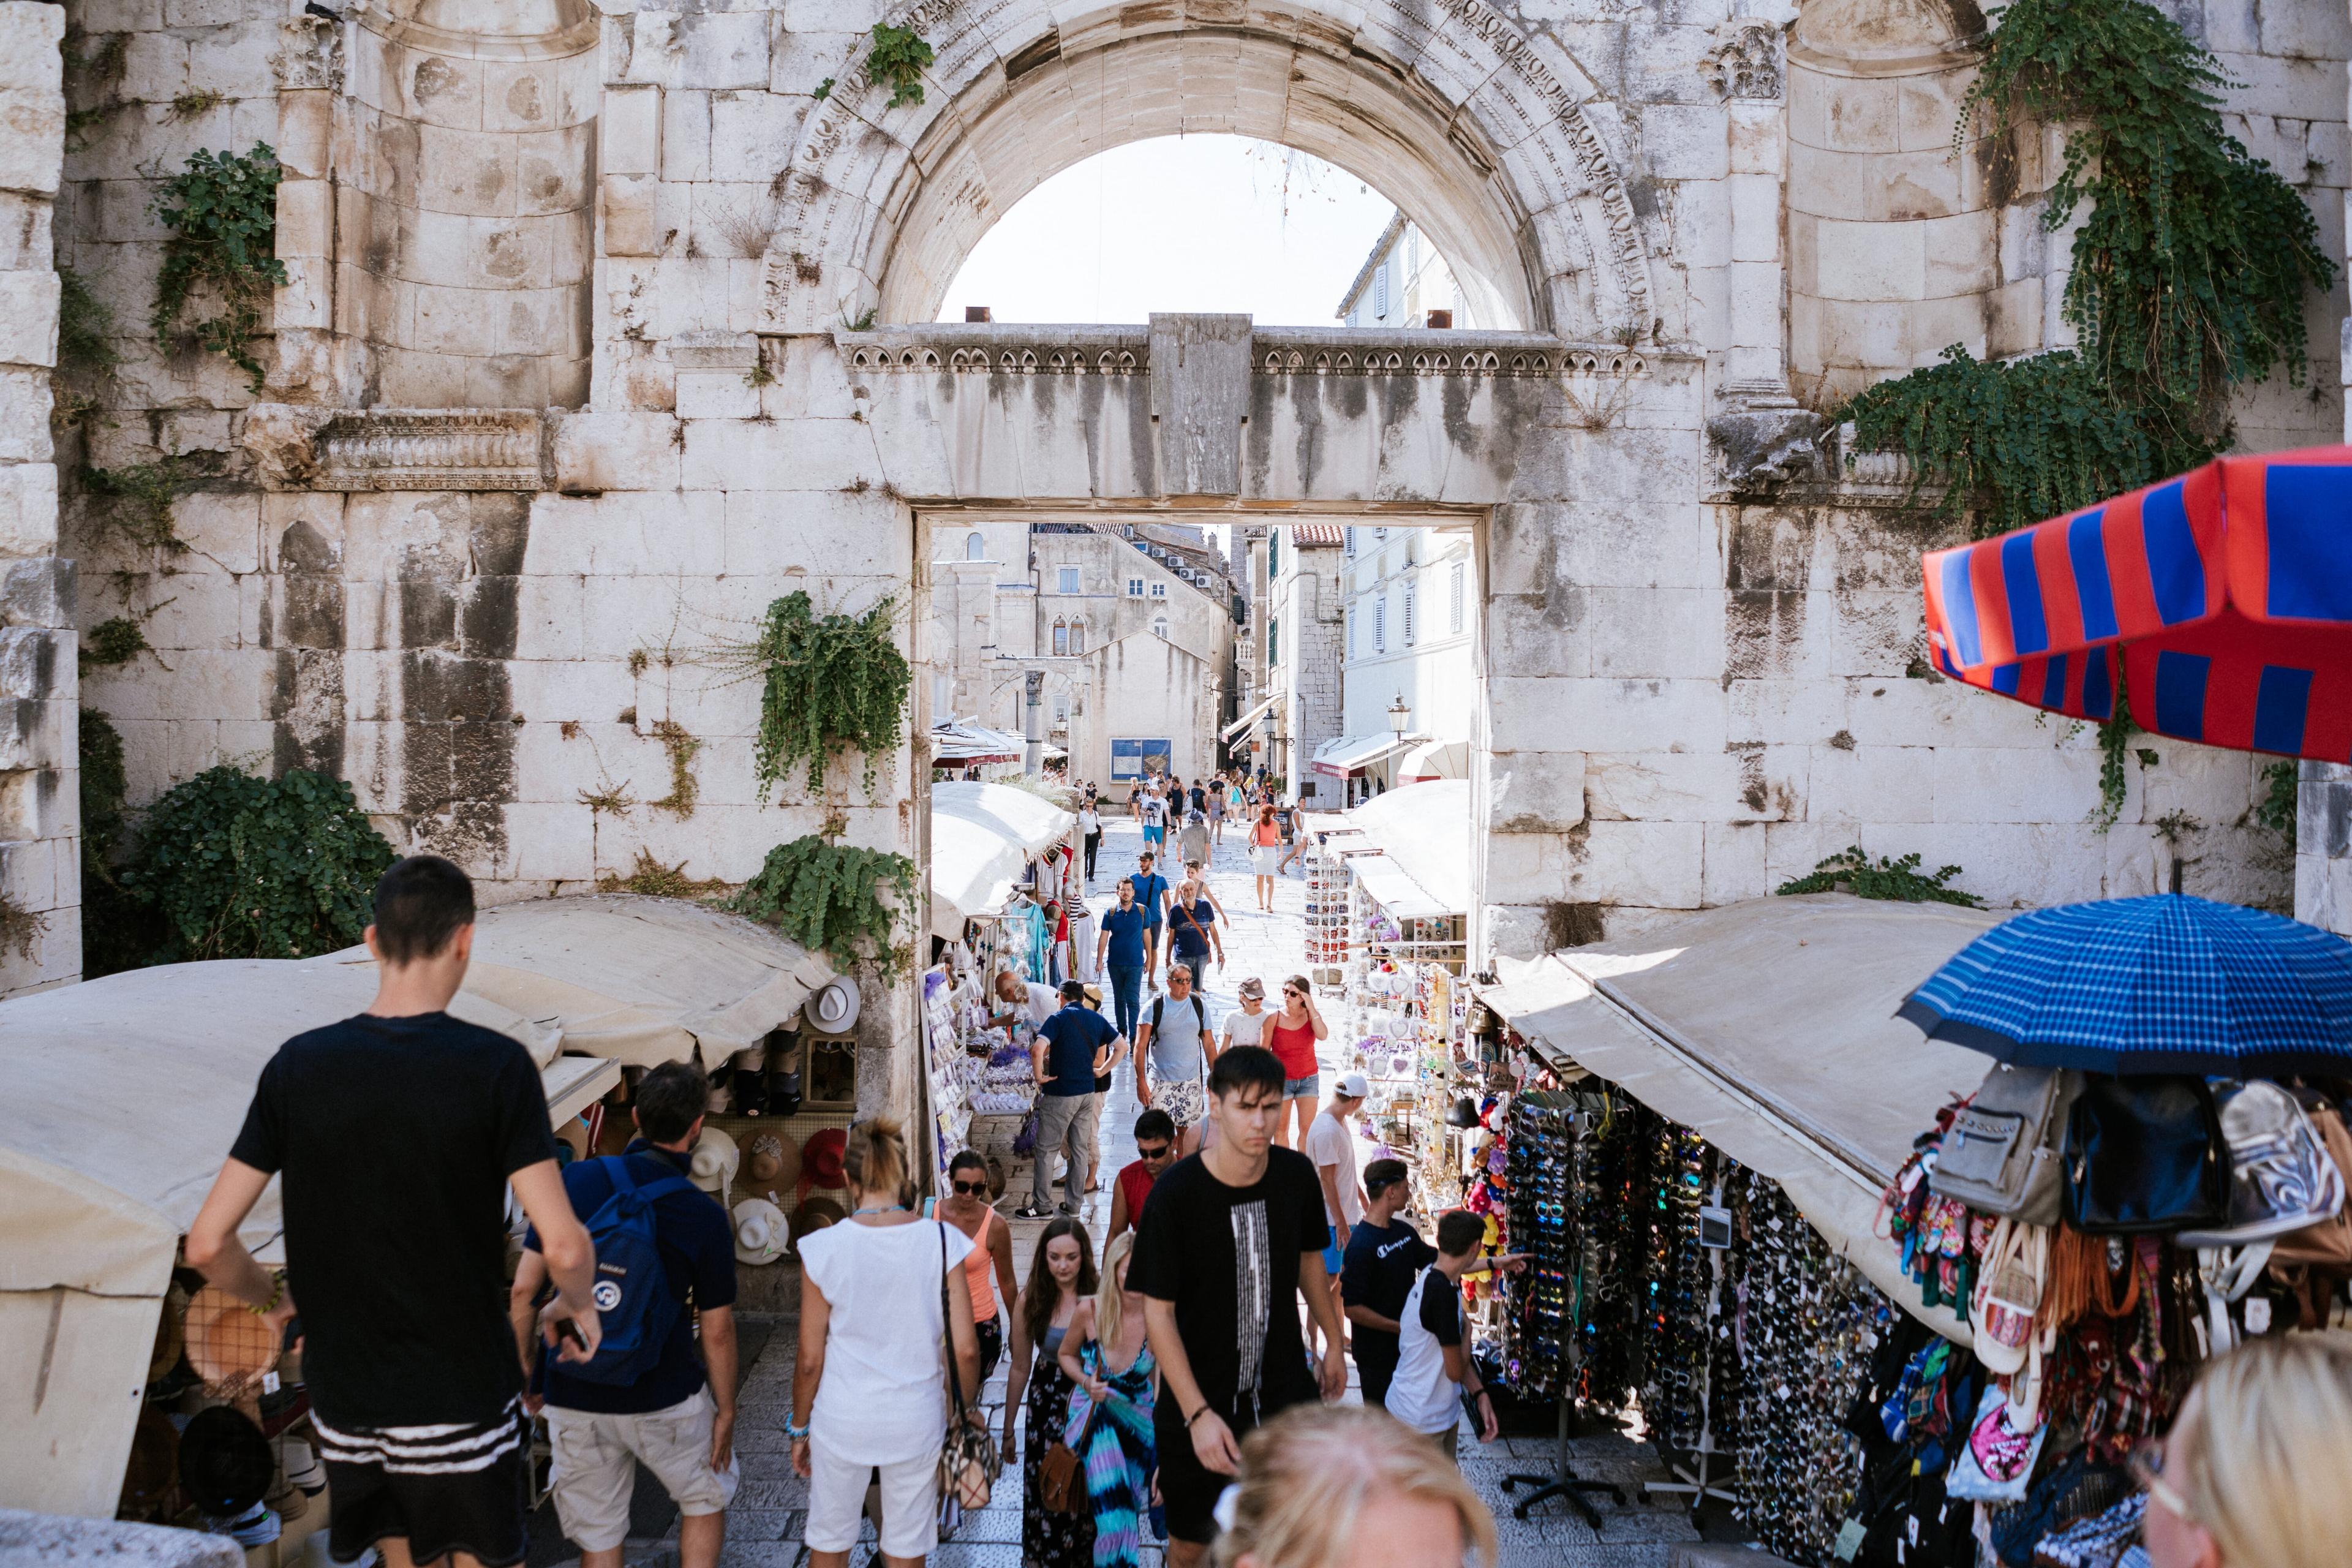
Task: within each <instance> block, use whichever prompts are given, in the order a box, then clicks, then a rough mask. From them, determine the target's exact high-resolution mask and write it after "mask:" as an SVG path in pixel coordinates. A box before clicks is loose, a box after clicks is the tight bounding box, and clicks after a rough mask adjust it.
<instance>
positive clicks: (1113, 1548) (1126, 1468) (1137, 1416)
mask: <svg viewBox="0 0 2352 1568" xmlns="http://www.w3.org/2000/svg"><path fill="white" fill-rule="evenodd" d="M1134 1250H1135V1238H1134V1237H1129V1236H1122V1237H1118V1239H1116V1240H1114V1241H1112V1242H1111V1243H1110V1244H1109V1245H1108V1246H1106V1247H1104V1248H1103V1266H1102V1283H1101V1284H1100V1285H1099V1286H1098V1287H1097V1289H1096V1291H1095V1297H1094V1300H1091V1301H1086V1302H1082V1303H1080V1305H1079V1307H1078V1310H1077V1313H1076V1316H1075V1317H1073V1318H1072V1319H1071V1320H1070V1331H1069V1332H1068V1333H1067V1334H1066V1335H1064V1336H1063V1339H1062V1352H1061V1355H1062V1372H1063V1374H1064V1375H1065V1376H1066V1377H1069V1378H1071V1379H1073V1380H1074V1381H1076V1384H1077V1385H1078V1392H1077V1393H1076V1394H1073V1395H1072V1396H1071V1398H1070V1417H1069V1424H1068V1427H1067V1430H1068V1432H1069V1433H1070V1434H1071V1436H1069V1437H1068V1438H1066V1439H1065V1440H1066V1441H1068V1442H1069V1444H1070V1447H1071V1448H1072V1449H1073V1450H1075V1451H1076V1453H1077V1455H1078V1458H1079V1459H1080V1461H1081V1462H1082V1463H1083V1464H1084V1466H1085V1468H1086V1477H1087V1500H1088V1502H1089V1503H1091V1504H1092V1506H1093V1510H1094V1519H1095V1568H1136V1565H1137V1564H1138V1563H1140V1562H1141V1561H1142V1557H1143V1516H1144V1515H1145V1514H1146V1513H1147V1512H1149V1511H1150V1508H1151V1477H1152V1473H1153V1471H1155V1470H1156V1469H1157V1468H1159V1465H1158V1461H1157V1450H1158V1445H1157V1443H1156V1441H1155V1436H1154V1434H1153V1431H1152V1406H1153V1404H1154V1398H1153V1396H1154V1394H1156V1392H1157V1391H1158V1388H1159V1384H1160V1374H1159V1369H1158V1368H1157V1367H1155V1366H1154V1365H1153V1364H1152V1360H1151V1346H1150V1342H1149V1341H1148V1339H1147V1331H1148V1328H1149V1325H1148V1324H1147V1322H1146V1321H1145V1316H1144V1309H1143V1298H1142V1297H1141V1296H1140V1295H1139V1294H1138V1293H1137V1291H1136V1289H1135V1288H1134V1285H1133V1283H1132V1282H1131V1281H1130V1280H1129V1278H1128V1268H1129V1254H1130V1253H1132V1252H1133V1251H1134Z"/></svg>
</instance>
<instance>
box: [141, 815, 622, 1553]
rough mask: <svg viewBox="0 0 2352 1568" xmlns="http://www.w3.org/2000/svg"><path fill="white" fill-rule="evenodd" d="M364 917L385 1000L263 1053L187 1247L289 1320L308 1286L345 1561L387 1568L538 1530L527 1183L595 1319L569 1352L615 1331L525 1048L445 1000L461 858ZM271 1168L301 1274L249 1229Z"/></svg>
mask: <svg viewBox="0 0 2352 1568" xmlns="http://www.w3.org/2000/svg"><path fill="white" fill-rule="evenodd" d="M366 934H367V944H368V951H369V952H372V953H373V954H374V955H375V958H376V962H377V964H378V978H377V988H376V996H375V1000H374V1001H373V1003H372V1004H370V1005H369V1007H368V1010H367V1011H366V1012H364V1013H362V1014H361V1015H359V1016H357V1017H354V1018H347V1019H345V1020H344V1021H343V1022H341V1023H340V1024H331V1025H329V1026H326V1027H325V1028H322V1029H313V1030H311V1031H310V1033H308V1034H304V1035H297V1036H296V1037H294V1038H292V1039H290V1040H289V1041H287V1042H286V1043H285V1044H284V1045H283V1046H280V1047H278V1054H277V1055H276V1056H274V1057H272V1058H270V1059H269V1062H268V1065H267V1066H266V1067H264V1068H262V1069H261V1081H260V1082H259V1084H258V1085H257V1086H256V1088H255V1089H254V1094H253V1103H252V1105H251V1107H250V1108H249V1109H248V1110H247V1112H246V1119H245V1126H244V1129H243V1131H240V1132H239V1133H238V1134H237V1138H236V1143H235V1144H234V1145H233V1146H232V1147H231V1148H230V1151H229V1156H228V1159H227V1160H226V1162H225V1163H223V1164H222V1166H221V1173H220V1175H219V1176H218V1178H216V1179H215V1181H214V1183H213V1189H212V1192H211V1193H210V1194H208V1195H207V1196H206V1197H205V1204H204V1207H203V1209H202V1210H201V1211H200V1212H199V1213H198V1214H197V1215H196V1218H195V1223H194V1225H192V1226H189V1228H188V1241H187V1258H188V1262H189V1263H190V1264H192V1265H193V1266H194V1267H195V1268H199V1269H201V1270H202V1271H203V1272H204V1275H205V1278H206V1279H209V1280H210V1281H211V1282H212V1283H214V1284H215V1285H217V1286H219V1287H221V1288H222V1289H225V1290H226V1291H228V1292H229V1293H230V1294H231V1295H233V1296H236V1297H237V1298H239V1299H240V1300H244V1301H245V1302H247V1304H248V1305H249V1306H251V1307H252V1308H253V1309H254V1310H256V1311H257V1313H258V1314H259V1315H260V1316H261V1318H262V1321H264V1322H266V1323H268V1325H269V1326H270V1328H271V1329H272V1330H273V1331H278V1332H282V1331H284V1327H285V1324H286V1322H287V1321H288V1320H289V1319H290V1318H292V1317H293V1316H294V1313H295V1310H296V1309H295V1303H296V1301H297V1300H299V1301H300V1303H301V1319H302V1321H301V1331H302V1335H303V1341H304V1348H303V1357H302V1361H303V1370H304V1375H305V1381H306V1382H307V1383H308V1384H309V1388H310V1405H311V1411H312V1415H313V1419H314V1422H315V1425H316V1426H317V1428H318V1433H319V1444H320V1457H321V1458H324V1459H325V1461H326V1468H327V1483H328V1486H329V1488H330V1489H331V1491H332V1492H333V1495H334V1503H335V1507H334V1526H333V1535H332V1539H331V1548H330V1549H331V1554H332V1555H333V1556H334V1557H335V1558H336V1559H337V1560H339V1561H341V1562H346V1563H348V1562H351V1561H352V1560H353V1559H355V1558H357V1557H359V1556H360V1555H361V1554H362V1552H365V1551H366V1550H367V1548H369V1547H370V1546H376V1547H379V1548H380V1549H381V1550H382V1551H383V1556H384V1559H385V1561H386V1562H387V1563H390V1564H391V1565H392V1568H408V1565H409V1564H411V1563H433V1562H436V1561H437V1560H439V1559H441V1558H443V1557H445V1556H446V1557H448V1558H450V1559H451V1561H452V1562H453V1563H454V1564H456V1568H473V1565H475V1564H485V1565H488V1568H499V1564H504V1563H518V1562H520V1561H521V1560H522V1556H523V1553H524V1549H525V1547H526V1545H527V1542H526V1539H525V1536H524V1532H523V1502H524V1498H525V1495H526V1487H527V1482H528V1479H529V1466H530V1445H529V1442H528V1440H527V1439H528V1436H529V1425H528V1423H527V1422H526V1421H525V1420H524V1418H523V1414H522V1402H521V1398H520V1395H521V1393H522V1369H521V1367H520V1364H519V1363H517V1361H516V1359H515V1350H514V1340H513V1338H512V1337H511V1335H510V1333H509V1329H508V1325H507V1319H506V1311H505V1303H506V1296H507V1278H506V1243H507V1226H506V1194H507V1188H508V1186H509V1184H512V1186H513V1189H514V1193H515V1196H516V1197H517V1198H519V1199H520V1201H521V1203H522V1207H523V1212H524V1213H525V1214H526V1215H529V1216H530V1221H531V1223H532V1224H533V1225H535V1226H538V1227H539V1234H540V1237H541V1250H542V1251H543V1253H544V1255H545V1257H546V1259H547V1267H548V1273H549V1276H550V1277H551V1279H553V1281H554V1283H555V1285H556V1287H557V1289H558V1295H557V1297H556V1300H555V1301H554V1303H553V1304H552V1305H551V1306H550V1307H549V1309H548V1322H547V1329H546V1332H547V1335H548V1337H549V1338H550V1339H552V1338H553V1337H554V1335H555V1331H556V1329H557V1327H558V1326H559V1325H560V1324H562V1323H565V1322H569V1323H570V1324H572V1326H573V1327H574V1328H576V1330H577V1331H578V1336H579V1342H578V1343H577V1344H571V1345H566V1346H565V1347H564V1349H563V1351H562V1359H564V1360H567V1361H585V1360H587V1359H588V1358H589V1356H591V1355H593V1353H594V1352H595V1348H596V1346H597V1344H598V1343H599V1342H600V1341H601V1339H602V1333H601V1331H600V1329H599V1327H598V1324H597V1321H596V1310H595V1308H594V1306H593V1296H592V1294H591V1289H592V1286H593V1279H594V1271H595V1248H594V1247H593V1245H592V1244H591V1243H590V1241H589V1239H588V1232H587V1229H586V1227H584V1226H582V1225H581V1223H580V1222H579V1220H578V1219H576V1218H574V1217H573V1215H572V1205H571V1202H570V1201H569V1200H568V1199H567V1198H566V1197H565V1196H564V1191H563V1180H562V1175H561V1174H560V1173H558V1168H557V1165H556V1161H555V1138H554V1134H553V1133H552V1132H551V1131H550V1129H549V1127H548V1121H547V1095H546V1089H545V1088H544V1086H543V1085H542V1084H541V1081H540V1076H539V1071H538V1068H535V1067H534V1066H533V1065H532V1063H531V1059H530V1054H529V1053H528V1052H526V1051H525V1050H524V1049H523V1048H522V1047H521V1046H520V1045H519V1044H517V1043H516V1042H515V1041H514V1040H512V1039H510V1038H509V1037H506V1036H504V1035H500V1034H495V1033H493V1032H491V1031H490V1030H488V1029H485V1028H482V1027H480V1026H477V1025H473V1024H466V1023H461V1022H459V1021H458V1020H457V1019H455V1018H452V1017H451V1016H449V1015H448V1014H447V1013H446V1011H445V1009H446V1007H447V1006H448V1005H449V1000H450V998H451V997H453V996H455V995H456V994H457V987H458V985H459V984H460V983H461V982H463V980H464V979H465V977H466V966H467V963H468V962H469V961H470V960H471V959H472V957H473V951H474V889H473V884H472V883H471V882H469V881H468V880H467V878H466V874H465V873H464V872H463V871H461V870H459V869H458V868H457V867H456V866H453V865H451V864H450V863H449V862H448V861H446V860H444V859H442V858H440V857H438V856H434V855H415V856H411V857H409V858H407V859H405V860H402V861H400V862H398V863H397V864H395V865H394V867H393V868H392V869H391V870H389V871H386V872H385V873H384V874H383V880H382V881H380V882H378V883H377V884H376V889H375V923H374V924H373V925H371V926H369V927H368V928H367V933H366ZM273 1174H278V1175H282V1178H283V1189H282V1192H281V1194H280V1205H281V1207H282V1209H283V1212H284V1215H285V1226H286V1258H287V1279H285V1281H284V1282H283V1283H280V1282H279V1281H278V1280H276V1279H272V1278H271V1276H270V1275H269V1274H268V1271H267V1270H265V1269H264V1268H262V1267H261V1266H260V1264H258V1263H257V1262H255V1261H254V1258H253V1255H252V1254H251V1253H250V1252H247V1250H246V1248H245V1246H244V1244H243V1243H242V1242H241V1241H239V1240H238V1238H237V1227H238V1226H241V1225H242V1224H244V1222H245V1217H246V1215H247V1214H249V1213H251V1212H252V1209H253V1206H254V1205H255V1204H256V1203H257V1201H259V1199H260V1197H261V1194H262V1190H263V1189H264V1188H265V1187H267V1186H268V1184H269V1178H270V1177H271V1176H272V1175H273ZM427 1450H429V1453H430V1456H431V1457H430V1461H429V1462H425V1461H422V1460H420V1459H419V1458H418V1457H417V1456H418V1455H419V1454H420V1452H425V1451H427Z"/></svg>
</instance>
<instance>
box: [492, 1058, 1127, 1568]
mask: <svg viewBox="0 0 2352 1568" xmlns="http://www.w3.org/2000/svg"><path fill="white" fill-rule="evenodd" d="M1089 1087H1091V1085H1090V1086H1089ZM709 1103H710V1080H709V1079H707V1078H705V1077H704V1076H703V1074H702V1069H701V1068H698V1067H695V1066H694V1065H693V1064H692V1063H690V1062H664V1063H663V1064H662V1065H661V1066H659V1067H657V1068H654V1069H653V1070H652V1071H650V1072H648V1073H646V1076H645V1077H644V1078H643V1079H640V1080H639V1081H638V1084H637V1092H636V1100H635V1104H634V1106H633V1107H632V1109H631V1114H632V1115H633V1116H634V1117H635V1119H636V1125H637V1131H638V1133H639V1136H638V1137H637V1138H636V1139H635V1140H634V1141H633V1142H631V1143H630V1144H629V1146H628V1148H627V1150H626V1151H625V1152H624V1153H623V1154H622V1156H621V1157H622V1158H623V1159H624V1160H625V1161H626V1162H627V1170H628V1173H629V1176H630V1178H631V1179H632V1180H633V1181H635V1183H636V1184H638V1185H639V1186H641V1187H642V1186H646V1185H650V1184H653V1183H655V1182H658V1181H662V1180H664V1179H666V1178H668V1177H672V1176H685V1175H687V1174H688V1170H689V1163H690V1161H691V1159H692V1155H693V1151H694V1141H695V1140H696V1139H697V1138H698V1137H700V1136H701V1134H702V1113H703V1111H704V1110H706V1109H707V1108H708V1107H709ZM563 1187H564V1191H565V1192H566V1193H567V1194H570V1196H571V1199H572V1211H573V1212H574V1213H575V1214H577V1215H579V1216H580V1218H581V1220H582V1222H583V1224H584V1223H586V1222H587V1221H588V1220H590V1219H591V1218H593V1216H594V1215H595V1214H596V1212H597V1211H598V1210H599V1209H601V1208H603V1207H604V1204H605V1201H606V1200H607V1199H609V1198H610V1197H611V1196H612V1195H613V1182H612V1178H611V1176H610V1175H609V1174H608V1173H606V1170H605V1168H604V1162H603V1161H601V1160H578V1161H574V1162H573V1163H572V1164H571V1165H570V1166H569V1167H567V1168H566V1169H565V1171H564V1173H563ZM653 1212H654V1239H655V1241H656V1245H658V1246H659V1247H660V1249H661V1260H662V1274H663V1279H664V1281H665V1283H666V1284H667V1286H668V1288H669V1291H670V1293H671V1294H672V1295H673V1296H675V1297H676V1298H677V1301H678V1303H679V1307H680V1310H679V1312H678V1314H677V1321H676V1322H674V1323H673V1324H672V1325H671V1327H670V1331H669V1338H668V1340H667V1342H666V1343H665V1344H664V1345H663V1347H662V1352H661V1359H660V1360H659V1361H657V1362H656V1363H654V1366H653V1368H652V1370H650V1371H649V1372H647V1373H645V1374H644V1375H643V1376H642V1377H640V1378H638V1379H637V1380H636V1382H635V1383H633V1384H610V1383H593V1382H590V1381H588V1380H587V1379H585V1378H582V1377H578V1376H574V1375H572V1374H571V1373H568V1372H567V1371H566V1370H565V1368H564V1367H563V1366H562V1363H557V1362H555V1361H554V1360H553V1358H549V1359H548V1360H547V1361H546V1362H544V1363H540V1364H541V1372H540V1377H541V1380H542V1381H541V1382H539V1383H538V1384H535V1385H534V1388H533V1393H534V1394H538V1395H540V1396H541V1397H543V1398H544V1399H545V1401H546V1406H547V1426H548V1435H549V1437H550V1439H551V1443H552V1445H553V1447H554V1449H555V1468H554V1474H553V1476H552V1478H551V1489H552V1490H553V1492H554V1495H555V1513H556V1518H557V1519H558V1520H559V1521H561V1522H562V1526H563V1533H564V1534H565V1535H567V1536H569V1537H571V1539H572V1542H573V1543H574V1544H576V1545H577V1546H578V1547H579V1548H580V1563H581V1568H621V1542H622V1540H623V1538H624V1537H625V1536H626V1535H627V1534H628V1532H629V1494H630V1492H631V1490H632V1489H633V1488H634V1487H635V1481H636V1462H637V1461H638V1460H640V1459H642V1460H644V1461H645V1464H646V1468H647V1469H649V1470H651V1471H653V1473H654V1474H655V1475H656V1476H658V1477H659V1478H661V1483H662V1485H663V1486H664V1487H666V1488H667V1489H668V1490H669V1495H670V1498H671V1500H673V1501H675V1502H676V1503H677V1508H678V1513H679V1516H680V1517H679V1520H678V1527H677V1530H678V1536H677V1546H678V1564H679V1568H716V1564H717V1563H718V1562H719V1549H720V1548H721V1547H723V1546H724V1545H726V1543H727V1505H728V1504H729V1503H730V1502H731V1501H733V1500H734V1497H735V1483H736V1479H737V1475H736V1468H735V1456H734V1447H735V1237H734V1232H733V1228H732V1226H730V1223H729V1221H728V1217H727V1211H726V1210H725V1209H723V1208H721V1207H720V1206H719V1205H718V1204H717V1203H714V1202H713V1201H712V1200H711V1198H710V1196H709V1194H706V1193H703V1192H700V1191H698V1190H695V1189H691V1188H689V1189H688V1190H687V1191H684V1192H673V1193H668V1194H664V1195H663V1196H660V1197H657V1198H656V1199H655V1200H654V1211H653ZM546 1280H547V1264H546V1260H545V1259H543V1258H541V1257H540V1255H539V1233H538V1232H537V1231H536V1230H534V1231H532V1232H531V1233H530V1235H529V1236H527V1237H525V1238H524V1240H523V1255H522V1263H521V1265H520V1268H517V1269H516V1271H515V1281H514V1289H513V1291H512V1293H511V1294H510V1295H509V1298H508V1310H509V1317H510V1318H511V1319H512V1320H513V1322H514V1328H515V1342H516V1345H517V1346H518V1348H519V1349H520V1351H521V1352H522V1360H523V1366H524V1368H525V1369H526V1370H528V1369H529V1368H530V1366H531V1365H532V1363H534V1361H535V1360H537V1352H538V1350H539V1344H540V1338H541V1335H540V1330H539V1321H538V1318H539V1314H538V1308H537V1306H536V1304H535V1303H536V1299H537V1297H538V1295H539V1293H540V1289H541V1287H542V1286H543V1285H544V1284H545V1283H546ZM689 1306H690V1307H692V1308H693V1309H695V1310H698V1311H699V1312H700V1313H701V1316H702V1354H701V1355H700V1356H699V1357H698V1356H696V1354H695V1352H694V1338H695V1336H694V1317H695V1313H694V1311H689V1310H686V1309H687V1308H688V1307H689ZM705 1363H708V1364H709V1374H708V1375H707V1376H706V1375H705V1373H704V1366H705Z"/></svg>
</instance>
